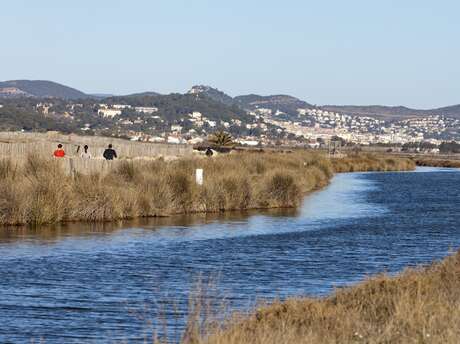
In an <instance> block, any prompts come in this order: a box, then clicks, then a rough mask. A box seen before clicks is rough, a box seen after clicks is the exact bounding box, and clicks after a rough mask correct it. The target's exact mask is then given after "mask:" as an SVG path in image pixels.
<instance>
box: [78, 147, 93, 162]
mask: <svg viewBox="0 0 460 344" xmlns="http://www.w3.org/2000/svg"><path fill="white" fill-rule="evenodd" d="M88 148H89V147H88V145H84V146H83V152H82V153H81V155H80V157H81V158H82V159H91V154H90V152H88Z"/></svg>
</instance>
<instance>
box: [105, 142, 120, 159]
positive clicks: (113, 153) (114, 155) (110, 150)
mask: <svg viewBox="0 0 460 344" xmlns="http://www.w3.org/2000/svg"><path fill="white" fill-rule="evenodd" d="M103 156H104V158H105V160H113V159H114V158H117V152H116V151H115V149H113V148H112V145H111V144H109V147H108V148H107V149H106V150H105V151H104V154H103Z"/></svg>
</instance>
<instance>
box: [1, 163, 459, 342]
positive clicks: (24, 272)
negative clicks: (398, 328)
mask: <svg viewBox="0 0 460 344" xmlns="http://www.w3.org/2000/svg"><path fill="white" fill-rule="evenodd" d="M459 185H460V173H458V171H453V170H439V169H418V170H417V173H412V172H411V173H356V174H340V175H337V176H336V177H335V178H334V179H333V181H332V183H331V185H330V186H329V187H327V188H326V189H324V190H322V191H319V192H316V193H314V194H312V195H310V196H309V197H307V198H306V199H305V202H304V203H303V205H302V206H301V208H300V209H299V210H298V211H296V210H286V209H281V210H270V211H264V212H244V213H241V212H229V213H225V214H207V215H204V214H200V215H189V216H174V217H170V218H154V219H139V220H136V221H129V222H117V223H98V224H81V223H78V224H77V223H74V224H66V225H58V226H49V227H45V228H39V229H36V230H30V229H28V230H26V229H18V228H13V229H8V230H5V231H3V232H2V233H1V235H0V266H1V267H2V269H1V270H0V321H1V323H2V326H1V327H0V342H8V341H10V342H24V341H27V340H29V339H30V338H34V339H39V338H41V337H43V338H45V339H46V343H62V342H66V343H73V342H75V343H79V342H104V341H107V342H112V341H113V340H114V339H115V340H116V339H119V340H128V341H134V340H136V339H139V340H141V339H142V331H143V330H144V329H145V321H144V320H141V319H139V318H138V317H135V316H133V315H132V313H131V312H130V310H133V311H134V313H143V312H145V309H146V308H147V309H148V311H147V313H149V314H150V315H152V316H155V314H157V313H158V311H159V309H160V308H162V309H163V310H164V311H165V313H166V314H167V315H170V314H171V312H172V311H173V309H174V308H176V309H177V310H178V315H177V318H173V317H170V318H168V319H167V328H168V329H175V328H177V329H179V330H180V329H181V328H182V327H183V325H184V321H185V314H186V309H187V300H188V293H189V291H190V288H191V285H192V284H193V282H194V280H195V279H196V276H197V275H200V274H202V275H203V276H215V275H219V284H218V289H219V292H220V293H222V294H224V295H225V296H226V297H227V298H228V300H229V302H230V305H231V307H233V309H242V308H243V309H244V308H246V307H248V305H251V304H252V303H253V302H254V300H255V298H257V297H259V298H264V299H269V300H270V299H273V298H276V297H280V298H284V297H286V296H290V295H304V294H311V295H323V294H326V293H329V292H330V291H331V290H332V288H333V287H334V286H340V285H344V284H349V283H352V282H355V281H358V280H360V279H362V278H363V277H364V276H365V275H366V274H371V273H375V272H379V271H382V270H388V271H389V272H390V273H393V272H396V271H399V270H401V269H402V268H403V267H405V266H407V265H413V264H418V263H426V262H430V261H431V260H433V259H437V258H440V257H443V256H444V255H446V254H447V252H448V250H449V248H451V247H453V248H455V247H459V246H460V230H459V228H460V219H459V218H458V216H457V215H458V207H459V205H460V192H459ZM171 303H174V306H173V305H172V304H171Z"/></svg>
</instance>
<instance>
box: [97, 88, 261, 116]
mask: <svg viewBox="0 0 460 344" xmlns="http://www.w3.org/2000/svg"><path fill="white" fill-rule="evenodd" d="M105 102H106V103H108V104H116V103H121V104H129V105H132V106H149V107H152V106H153V107H156V108H158V114H161V115H162V116H164V118H165V119H166V120H168V121H170V122H174V121H180V120H182V119H184V118H187V116H188V114H190V113H191V112H194V111H198V112H200V113H202V114H203V115H204V116H205V117H207V118H209V119H210V120H215V121H221V120H222V121H231V120H232V119H238V120H241V121H243V122H244V123H252V122H253V120H254V119H253V117H252V116H250V115H248V114H247V113H246V112H245V111H244V110H242V109H241V108H239V107H238V106H235V105H226V104H224V103H222V102H220V101H217V100H214V99H212V98H211V97H209V96H208V95H207V94H204V93H186V94H180V93H173V94H168V95H148V94H147V95H146V94H138V95H129V96H121V97H111V98H107V99H105Z"/></svg>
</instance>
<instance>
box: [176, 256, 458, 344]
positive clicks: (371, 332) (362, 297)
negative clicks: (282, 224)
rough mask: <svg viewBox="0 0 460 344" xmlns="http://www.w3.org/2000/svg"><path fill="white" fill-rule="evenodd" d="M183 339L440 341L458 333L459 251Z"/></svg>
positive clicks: (194, 330)
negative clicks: (436, 260)
mask: <svg viewBox="0 0 460 344" xmlns="http://www.w3.org/2000/svg"><path fill="white" fill-rule="evenodd" d="M186 333H187V335H186V336H185V337H184V341H183V342H184V343H187V344H189V343H194V344H237V343H238V344H244V343H247V344H279V343H296V344H297V343H444V344H449V343H451V344H454V343H458V342H459V338H460V252H458V253H457V254H455V255H453V256H450V257H448V258H446V259H444V260H443V261H442V262H439V263H435V264H433V265H431V266H429V267H425V268H414V269H407V270H406V271H404V272H403V273H401V274H400V275H398V276H396V277H389V276H387V275H384V274H382V275H379V276H375V277H372V278H370V279H368V280H366V281H364V282H362V283H360V284H358V285H356V286H354V287H349V288H345V289H341V290H338V291H336V292H335V293H333V294H332V295H331V296H329V297H326V298H320V299H316V298H292V299H289V300H287V301H285V302H276V303H274V304H272V305H269V306H265V307H260V308H258V309H256V310H255V311H254V312H253V314H251V315H249V316H238V315H235V316H233V317H232V318H231V319H230V320H228V321H227V322H224V324H220V325H216V324H214V325H213V326H210V327H209V328H205V329H203V328H201V327H200V325H199V324H198V323H197V322H196V321H195V322H191V323H190V324H189V329H188V331H186Z"/></svg>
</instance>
